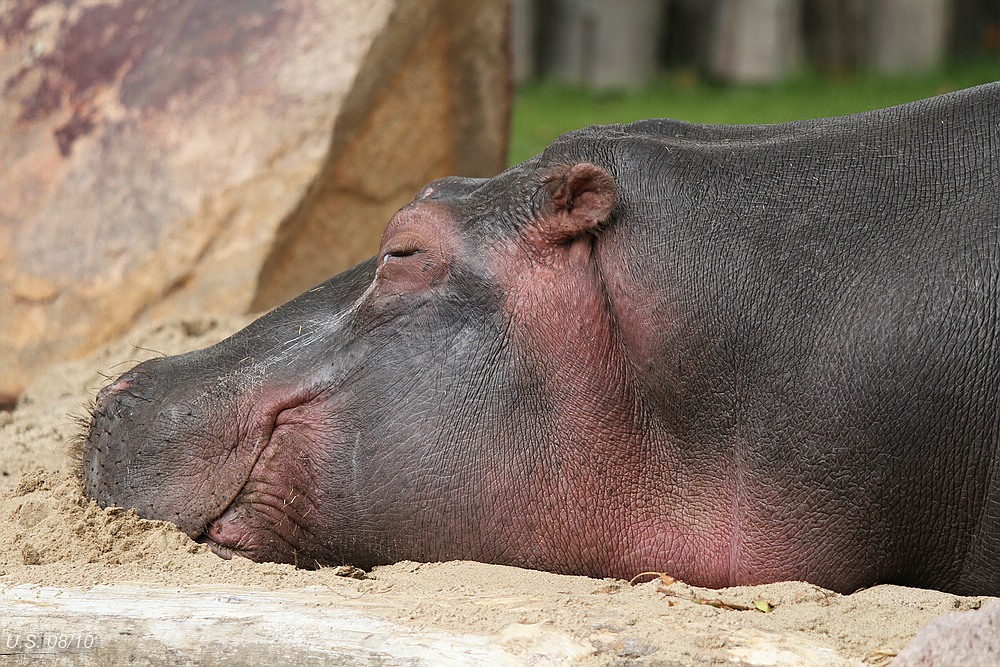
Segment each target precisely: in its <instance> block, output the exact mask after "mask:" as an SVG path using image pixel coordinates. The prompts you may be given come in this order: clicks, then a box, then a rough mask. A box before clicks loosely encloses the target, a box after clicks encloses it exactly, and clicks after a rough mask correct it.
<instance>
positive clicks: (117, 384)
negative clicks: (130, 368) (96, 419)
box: [95, 373, 133, 412]
mask: <svg viewBox="0 0 1000 667" xmlns="http://www.w3.org/2000/svg"><path fill="white" fill-rule="evenodd" d="M132 385H133V378H132V377H130V374H129V373H126V374H125V375H123V376H121V377H120V378H118V379H117V380H115V381H114V382H112V383H111V384H109V385H107V386H105V387H103V388H102V389H101V390H100V391H99V392H97V399H96V401H95V403H96V409H97V411H98V412H102V411H103V410H104V408H106V407H107V404H108V401H109V400H111V399H112V398H113V397H114V396H115V395H116V394H119V393H121V392H123V391H125V390H126V389H128V388H130V387H131V386H132Z"/></svg>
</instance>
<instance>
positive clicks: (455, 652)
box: [0, 585, 589, 666]
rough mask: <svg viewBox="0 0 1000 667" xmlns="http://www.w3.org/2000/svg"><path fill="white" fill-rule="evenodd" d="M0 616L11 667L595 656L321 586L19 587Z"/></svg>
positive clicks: (535, 636) (483, 661)
mask: <svg viewBox="0 0 1000 667" xmlns="http://www.w3.org/2000/svg"><path fill="white" fill-rule="evenodd" d="M0 608H2V609H3V615H2V620H0V663H3V664H4V665H29V664H37V663H38V662H40V661H42V660H44V661H45V664H48V665H82V666H87V665H102V666H103V665H110V664H130V665H160V664H164V663H169V664H202V663H205V664H223V665H225V664H232V665H249V666H253V665H280V664H299V665H304V664H318V663H322V664H356V663H358V662H364V663H365V664H380V665H397V664H405V665H457V664H477V665H521V664H526V662H530V663H531V664H547V663H549V662H551V663H553V664H562V663H563V662H565V661H568V660H572V659H573V658H578V657H582V655H586V653H588V652H589V651H588V650H587V649H585V648H583V647H582V646H580V645H579V644H578V643H576V642H575V641H574V640H572V639H571V638H569V637H567V636H563V635H559V634H558V633H554V632H552V631H551V630H547V629H543V630H541V631H539V632H537V633H532V632H531V628H530V627H528V630H527V635H525V631H524V630H523V629H522V630H521V631H520V635H521V636H518V637H517V640H518V641H516V642H513V643H509V645H508V646H504V645H503V642H504V639H507V640H509V639H510V637H509V636H504V635H497V636H493V637H489V636H481V635H474V634H461V633H453V632H444V631H431V630H418V629H412V628H409V627H407V626H405V625H403V624H400V623H396V622H390V621H387V620H385V619H384V618H381V617H380V616H379V615H378V614H377V604H371V603H367V604H357V603H355V604H350V603H344V602H343V601H341V600H338V599H337V596H336V595H333V594H331V592H330V591H329V590H328V589H325V588H320V587H317V588H314V589H308V588H307V589H299V590H295V591H281V592H274V591H266V590H260V589H253V588H246V587H236V586H226V587H222V586H219V587H210V586H205V587H190V588H186V589H176V588H174V589H170V588H149V587H141V586H136V585H111V586H95V587H94V588H91V589H88V590H80V589H63V588H55V587H50V586H36V585H16V586H11V587H8V588H6V589H4V590H3V591H2V592H0ZM506 634H507V635H509V634H510V633H509V632H508V633H506ZM525 638H527V639H528V641H524V640H525Z"/></svg>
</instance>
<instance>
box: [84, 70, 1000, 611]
mask: <svg viewBox="0 0 1000 667" xmlns="http://www.w3.org/2000/svg"><path fill="white" fill-rule="evenodd" d="M998 137H1000V86H998V85H997V84H992V85H987V86H983V87H980V88H976V89H972V90H969V91H964V92H960V93H956V94H953V95H949V96H944V97H940V98H935V99H932V100H927V101H923V102H917V103H914V104H910V105H906V106H902V107H897V108H893V109H888V110H883V111H876V112H872V113H866V114H861V115H857V116H851V117H845V118H837V119H827V120H818V121H808V122H800V123H792V124H787V125H777V126H753V127H712V126H699V125H690V124H686V123H680V122H676V121H669V120H651V121H643V122H638V123H634V124H632V125H627V126H609V127H595V128H590V129H587V130H582V131H580V132H574V133H571V134H568V135H565V136H563V137H561V138H560V139H559V140H557V141H556V142H555V143H553V144H552V146H550V147H549V148H548V149H547V150H546V151H545V152H544V153H543V154H542V155H540V156H538V157H536V158H534V159H532V160H529V161H527V162H525V163H523V164H520V165H518V166H516V167H513V168H511V169H509V170H507V171H506V172H504V173H502V174H500V175H499V176H497V177H496V178H493V179H488V180H473V179H459V178H452V179H443V180H441V181H436V182H434V183H432V184H430V185H429V186H428V188H426V189H425V190H424V191H423V192H422V193H421V194H420V195H419V196H418V197H417V198H416V199H415V200H414V201H413V203H411V204H410V205H408V206H407V207H404V208H403V209H401V210H400V212H399V213H397V214H396V216H395V217H394V218H393V219H392V221H391V222H390V224H389V227H388V228H387V230H386V234H385V236H384V237H383V242H382V247H381V249H380V252H379V255H378V256H377V257H376V258H373V259H372V260H370V261H368V262H365V263H364V264H361V265H359V266H357V267H355V268H354V269H351V270H349V271H347V272H345V273H344V274H341V275H340V276H337V277H335V278H333V279H331V280H330V281H328V282H326V283H324V284H322V285H320V286H318V287H317V288H315V289H314V290H311V291H309V292H307V293H306V294H303V295H302V296H301V297H299V298H298V299H296V300H294V301H292V302H290V303H288V304H286V305H285V306H282V307H281V308H279V309H277V310H276V311H274V312H272V313H271V314H269V315H267V316H265V317H263V318H261V319H260V320H258V321H257V322H255V323H254V324H252V325H250V326H249V327H248V328H247V329H245V330H243V331H241V332H239V333H237V334H236V335H234V336H233V337H232V338H230V339H228V340H226V341H223V342H222V343H219V344H218V345H216V346H214V347H211V348H208V349H206V350H201V351H197V352H192V353H190V354H186V355H181V356H177V357H169V358H165V359H159V360H155V361H151V362H146V363H143V364H140V365H139V366H137V367H136V368H135V369H133V370H132V371H129V372H128V373H126V374H125V375H124V376H122V378H120V379H119V380H117V381H116V382H115V383H113V384H112V385H111V386H109V387H107V388H105V389H104V390H103V391H102V392H101V394H100V396H99V397H98V401H97V407H96V410H95V414H94V418H93V422H92V425H91V428H90V432H89V434H88V437H87V440H86V443H85V444H84V449H83V456H82V461H83V477H84V482H85V488H86V492H87V493H88V495H90V496H91V497H93V498H96V499H97V500H98V501H100V502H101V503H103V504H106V505H109V504H116V505H124V506H128V507H135V508H137V509H138V511H139V513H140V514H141V515H142V516H146V517H151V518H160V519H168V520H171V521H174V522H176V523H177V524H178V525H179V526H180V527H181V528H182V529H183V530H185V531H186V532H187V533H188V534H190V535H191V536H193V537H197V538H198V539H201V540H202V541H205V542H207V543H209V544H211V545H212V546H213V548H215V549H216V551H217V552H219V553H220V554H223V555H230V554H234V553H235V554H241V555H245V556H247V557H250V558H254V559H257V560H278V561H288V562H295V563H298V564H300V565H307V566H314V565H318V564H325V563H341V562H345V561H346V562H351V563H354V564H356V565H360V566H371V565H374V564H377V563H385V562H390V561H393V560H397V559H415V560H436V559H442V560H443V559H454V558H465V559H475V560H481V561H487V562H496V563H506V564H512V565H519V566H525V567H534V568H540V569H546V570H552V571H556V572H574V573H583V574H589V575H594V576H617V577H631V576H633V575H635V574H636V573H639V572H642V571H650V570H657V571H664V572H669V573H670V574H672V575H674V576H676V577H679V578H682V579H685V580H687V581H689V582H691V583H694V584H702V585H708V586H725V585H732V584H751V583H759V582H766V581H773V580H779V579H805V580H808V581H811V582H813V583H815V584H818V585H821V586H826V587H829V588H832V589H835V590H839V591H851V590H854V589H856V588H859V587H862V586H867V585H871V584H874V583H876V582H894V583H900V584H909V585H916V586H926V587H934V588H939V589H943V590H948V591H954V592H956V593H974V594H993V595H998V594H1000V430H998V429H1000V413H998V410H997V403H998V398H1000V358H998V355H1000V347H998V324H1000V313H998V307H1000V233H998V230H1000V163H998V154H1000V139H998Z"/></svg>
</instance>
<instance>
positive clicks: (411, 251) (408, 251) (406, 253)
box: [382, 248, 423, 264]
mask: <svg viewBox="0 0 1000 667" xmlns="http://www.w3.org/2000/svg"><path fill="white" fill-rule="evenodd" d="M421 252H423V251H422V250H417V249H416V248H401V249H399V250H388V251H386V252H384V253H382V263H383V264H385V263H386V262H388V261H389V258H390V257H397V258H398V257H410V256H411V255H416V254H419V253H421Z"/></svg>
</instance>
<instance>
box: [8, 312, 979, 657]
mask: <svg viewBox="0 0 1000 667" xmlns="http://www.w3.org/2000/svg"><path fill="white" fill-rule="evenodd" d="M245 322H246V320H231V321H226V322H217V321H208V320H205V321H202V320H197V321H195V320H192V321H183V322H175V323H171V324H168V325H162V326H158V327H147V328H144V329H141V330H138V331H136V332H134V333H133V334H132V335H131V336H130V337H129V338H128V339H126V340H123V341H121V342H120V343H118V344H115V345H111V346H108V347H107V348H105V349H103V350H101V351H100V352H99V353H97V354H96V355H94V356H93V357H91V358H88V359H85V360H83V361H79V362H73V363H69V364H65V365H62V366H59V367H58V368H55V369H53V370H51V371H49V372H47V373H45V374H44V375H43V376H41V377H39V378H38V380H37V381H36V382H35V383H34V384H33V385H32V386H31V387H30V388H29V390H28V391H27V392H25V394H24V395H23V396H22V399H21V401H20V402H19V404H18V406H17V408H16V409H15V410H14V411H13V412H3V411H0V593H2V592H3V591H10V590H13V589H15V588H18V587H21V588H23V585H25V584H32V585H41V586H50V587H60V588H65V589H66V590H73V591H86V590H89V589H92V588H93V587H95V586H98V585H109V584H111V585H115V584H127V585H138V586H140V587H141V586H149V587H150V588H152V587H158V588H159V589H162V588H163V587H173V588H174V589H175V590H177V591H182V590H188V589H191V588H192V587H194V588H196V587H198V586H205V585H212V586H216V587H217V586H220V585H221V586H227V587H229V586H231V587H232V588H233V590H263V591H277V592H281V593H287V594H289V595H291V594H292V593H294V592H296V591H303V590H309V591H312V592H311V593H310V595H313V596H314V597H315V596H317V595H318V596H321V597H323V599H326V601H327V603H328V604H330V605H334V606H336V605H341V606H350V605H355V606H357V605H358V604H361V603H360V602H358V600H363V601H364V604H365V605H367V606H366V609H367V611H366V613H369V614H375V615H377V616H379V617H380V618H383V619H385V620H386V621H388V622H390V623H394V624H399V625H400V626H401V627H402V626H405V627H406V628H409V629H411V630H413V631H425V632H445V633H449V632H450V633H463V634H470V633H471V634H472V635H475V636H477V637H483V638H484V639H483V641H484V642H487V643H490V642H492V643H494V644H496V645H497V646H499V647H501V648H502V649H503V650H504V651H508V652H509V654H510V655H513V656H520V658H521V659H523V662H526V663H532V664H546V662H549V663H554V664H560V663H564V662H571V663H574V664H588V665H589V664H593V665H605V664H629V665H631V664H637V665H652V664H667V665H673V664H697V665H702V664H706V665H708V664H756V665H785V664H789V665H791V664H830V665H849V664H875V665H883V664H888V663H889V662H890V661H891V659H892V657H893V656H894V655H895V654H896V652H898V651H899V650H900V649H901V648H902V647H903V646H904V644H905V643H906V642H907V641H909V639H911V638H912V637H913V636H914V635H915V634H916V633H917V632H918V631H919V630H920V629H921V628H922V627H923V626H924V625H926V624H927V623H928V622H929V621H930V620H931V619H933V618H935V617H937V616H940V615H942V614H944V613H947V612H951V611H955V610H963V609H976V608H978V607H980V606H981V605H982V604H984V603H985V602H987V601H988V600H989V598H968V597H958V596H955V595H949V594H945V593H939V592H935V591H926V590H918V589H908V588H903V587H898V586H876V587H874V588H871V589H867V590H862V591H859V592H856V593H854V594H852V595H846V596H843V595H838V594H835V593H832V592H829V591H825V590H822V589H819V588H817V587H815V586H812V585H809V584H806V583H801V582H787V583H779V584H774V585H768V586H756V587H747V588H734V589H726V590H722V591H712V590H704V589H696V588H693V587H689V586H687V585H685V584H684V583H682V582H671V581H669V579H659V578H652V579H653V580H652V581H644V582H642V583H639V584H636V585H631V584H629V583H628V582H623V581H617V580H596V579H588V578H585V577H568V576H560V575H552V574H547V573H541V572H533V571H527V570H518V569H516V568H508V567H499V566H490V565H482V564H476V563H465V562H455V563H432V564H418V563H400V564H397V565H394V566H391V567H384V568H377V569H376V570H374V571H373V572H370V573H360V572H358V571H355V570H352V569H351V568H331V569H324V570H320V571H302V570H295V569H294V568H292V567H290V566H285V565H276V564H255V563H251V562H249V561H245V560H242V559H236V560H233V561H224V560H222V559H219V558H217V557H216V556H215V555H213V554H212V553H210V552H208V551H207V550H206V549H205V548H204V547H202V546H200V545H197V544H195V543H194V542H192V541H191V540H189V539H188V538H187V537H186V536H184V535H183V534H182V533H180V532H179V531H177V530H176V529H174V528H173V527H172V526H171V525H169V524H165V523H161V522H154V521H146V520H143V519H140V518H138V517H137V516H136V515H135V514H134V513H133V512H127V511H124V510H121V509H109V510H102V509H100V508H98V507H97V506H96V505H95V504H93V503H90V502H89V501H87V500H86V499H85V498H84V497H83V496H82V495H81V493H80V488H79V484H78V482H77V479H76V476H75V465H76V464H75V462H74V461H73V460H72V457H71V455H70V451H71V447H70V444H71V443H72V442H73V440H74V438H77V437H79V434H80V432H81V430H82V420H83V419H85V416H86V406H87V404H88V403H89V401H90V400H92V398H93V396H94V394H95V393H96V391H97V389H98V388H99V387H100V386H102V385H103V384H104V383H105V382H106V380H105V376H112V375H115V374H117V373H120V372H123V371H124V370H127V368H129V367H130V366H131V365H132V364H133V363H135V362H137V361H139V360H142V359H144V358H148V357H150V356H153V355H155V354H158V353H175V352H179V351H184V350H188V349H193V348H196V347H202V346H204V345H207V344H210V343H212V342H214V341H215V340H218V339H220V338H222V337H223V336H225V335H227V334H228V333H229V332H231V331H232V330H235V329H236V328H238V327H239V326H242V325H243V324H244V323H245ZM344 575H352V576H344ZM317 586H319V587H320V589H319V591H320V592H319V593H317V592H316V590H317V589H316V588H315V587H317ZM0 604H2V602H0ZM0 617H2V614H0ZM0 630H2V620H0ZM543 640H544V641H543Z"/></svg>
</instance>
